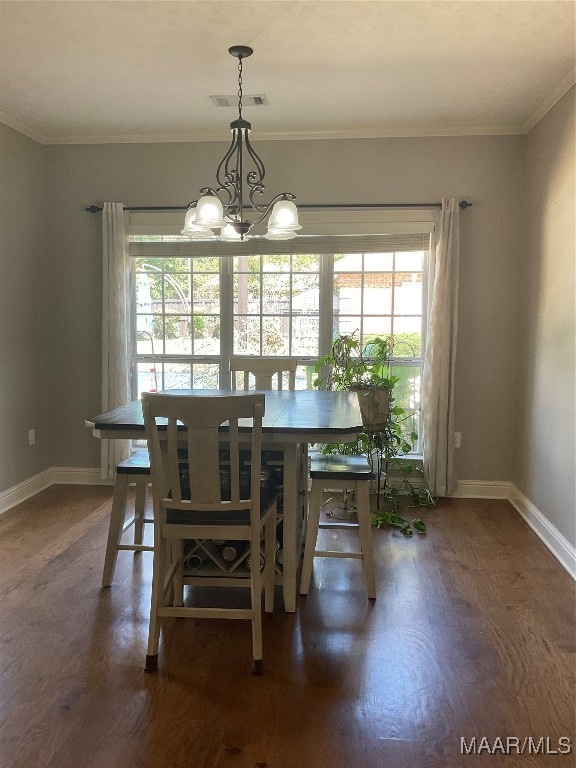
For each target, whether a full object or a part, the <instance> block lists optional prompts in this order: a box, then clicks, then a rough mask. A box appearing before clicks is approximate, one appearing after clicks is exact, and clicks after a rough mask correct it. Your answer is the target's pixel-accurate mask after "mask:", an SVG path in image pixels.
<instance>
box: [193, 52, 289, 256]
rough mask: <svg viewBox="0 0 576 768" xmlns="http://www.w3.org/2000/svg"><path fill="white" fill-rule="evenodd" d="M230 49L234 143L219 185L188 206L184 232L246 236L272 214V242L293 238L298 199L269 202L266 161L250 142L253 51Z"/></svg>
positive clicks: (269, 233)
mask: <svg viewBox="0 0 576 768" xmlns="http://www.w3.org/2000/svg"><path fill="white" fill-rule="evenodd" d="M228 53H230V54H231V55H232V56H234V57H235V58H237V59H238V118H237V119H236V120H233V121H232V122H231V123H230V130H231V131H232V142H231V144H230V147H229V148H228V151H227V152H226V154H225V155H224V157H223V158H222V160H221V161H220V165H219V166H218V170H217V171H216V182H217V186H216V187H215V188H213V187H203V188H202V189H201V190H200V195H201V197H200V198H199V199H198V200H193V201H192V202H191V203H189V205H188V209H187V211H186V219H185V222H184V229H183V230H182V234H183V235H188V236H189V237H190V238H192V239H193V240H204V239H206V238H213V237H214V235H215V233H216V232H218V231H219V234H220V240H229V241H235V240H246V239H247V238H248V233H249V232H250V230H251V229H252V227H253V226H254V225H255V224H260V223H261V222H263V221H264V220H265V219H266V218H267V217H269V218H268V222H267V223H268V231H267V233H266V234H265V235H264V237H265V238H267V239H268V240H291V239H292V238H293V237H296V235H297V231H298V230H299V229H301V227H300V225H299V224H298V211H297V209H296V206H295V204H294V202H293V201H294V200H295V199H296V198H295V197H294V195H292V194H291V193H290V192H280V193H279V194H278V195H276V196H275V197H273V198H272V200H270V202H268V203H265V202H262V201H261V200H260V198H261V197H263V196H264V176H265V174H266V169H265V168H264V163H263V162H262V160H261V159H260V158H259V157H258V155H257V154H256V152H255V150H254V148H253V147H252V145H251V144H250V139H249V137H248V134H249V133H250V129H251V128H252V126H251V124H250V123H249V122H248V121H247V120H245V119H244V118H243V117H242V60H243V59H245V58H247V57H248V56H251V55H252V53H253V51H252V48H249V47H248V46H245V45H234V46H232V47H231V48H229V49H228Z"/></svg>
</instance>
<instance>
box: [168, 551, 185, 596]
mask: <svg viewBox="0 0 576 768" xmlns="http://www.w3.org/2000/svg"><path fill="white" fill-rule="evenodd" d="M170 562H171V563H177V566H176V570H175V571H174V576H173V578H172V598H171V600H170V604H171V605H174V606H178V607H181V606H183V605H184V542H183V541H182V540H181V539H175V540H174V541H172V542H171V545H170Z"/></svg>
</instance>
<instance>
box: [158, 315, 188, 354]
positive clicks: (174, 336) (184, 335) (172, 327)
mask: <svg viewBox="0 0 576 768" xmlns="http://www.w3.org/2000/svg"><path fill="white" fill-rule="evenodd" d="M191 326H192V322H191V319H190V318H189V317H187V316H185V315H174V316H172V315H171V316H167V317H166V318H165V331H164V333H165V342H164V353H165V354H166V355H190V354H192V327H191Z"/></svg>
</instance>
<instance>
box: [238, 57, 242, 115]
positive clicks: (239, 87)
mask: <svg viewBox="0 0 576 768" xmlns="http://www.w3.org/2000/svg"><path fill="white" fill-rule="evenodd" d="M238 117H239V118H240V120H241V119H242V56H239V57H238Z"/></svg>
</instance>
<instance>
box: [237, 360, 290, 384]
mask: <svg viewBox="0 0 576 768" xmlns="http://www.w3.org/2000/svg"><path fill="white" fill-rule="evenodd" d="M297 367H298V359H297V358H295V357H256V356H255V355H233V356H232V357H231V358H230V374H231V379H232V382H231V383H232V389H245V390H248V389H273V386H272V381H273V379H274V377H276V382H277V387H278V389H284V382H283V378H284V377H283V374H284V373H287V374H288V389H292V390H293V389H296V368H297ZM238 379H241V380H242V385H240V384H239V381H238ZM252 381H253V382H254V385H253V386H251V383H252Z"/></svg>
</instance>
